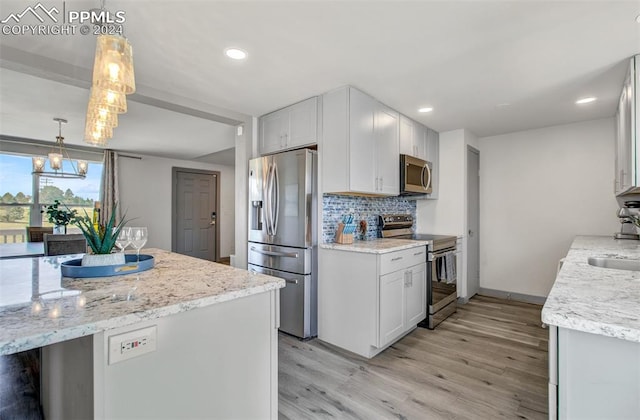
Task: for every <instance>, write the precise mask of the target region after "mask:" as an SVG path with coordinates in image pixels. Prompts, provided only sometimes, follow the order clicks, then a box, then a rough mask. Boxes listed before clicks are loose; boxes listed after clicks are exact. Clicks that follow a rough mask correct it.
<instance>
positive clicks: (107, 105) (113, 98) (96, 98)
mask: <svg viewBox="0 0 640 420" xmlns="http://www.w3.org/2000/svg"><path fill="white" fill-rule="evenodd" d="M89 109H106V110H107V111H110V112H115V113H118V114H123V113H125V112H127V97H126V96H125V95H124V93H120V92H116V91H114V90H109V89H102V88H100V87H97V86H94V87H92V88H91V96H90V98H89Z"/></svg>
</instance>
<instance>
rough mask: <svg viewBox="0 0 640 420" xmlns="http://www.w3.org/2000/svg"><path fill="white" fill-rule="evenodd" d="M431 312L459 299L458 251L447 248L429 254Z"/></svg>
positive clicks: (429, 303)
mask: <svg viewBox="0 0 640 420" xmlns="http://www.w3.org/2000/svg"><path fill="white" fill-rule="evenodd" d="M429 262H430V270H429V278H428V281H429V286H430V288H431V291H430V293H429V294H428V296H427V297H428V298H429V301H428V302H427V303H428V305H429V313H430V314H434V313H436V312H438V311H439V310H440V309H442V308H444V307H445V306H447V305H448V304H450V303H451V302H454V301H455V300H456V299H457V288H456V284H457V272H456V268H457V267H456V251H455V249H453V250H445V251H437V252H432V253H430V254H429Z"/></svg>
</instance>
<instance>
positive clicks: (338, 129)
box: [321, 86, 400, 195]
mask: <svg viewBox="0 0 640 420" xmlns="http://www.w3.org/2000/svg"><path fill="white" fill-rule="evenodd" d="M322 115H323V118H322V132H323V141H322V146H321V154H322V168H323V170H322V174H323V175H322V176H323V182H322V188H323V192H324V193H337V194H340V193H343V194H371V195H398V193H399V187H400V179H399V176H400V174H399V157H400V156H399V155H400V150H399V141H398V134H399V133H398V132H399V129H398V126H399V115H398V113H397V112H395V111H394V110H392V109H391V108H389V107H387V106H385V105H383V104H381V103H379V102H378V101H376V100H375V99H374V98H372V97H371V96H369V95H367V94H365V93H363V92H361V91H359V90H357V89H354V88H352V87H348V86H347V87H343V88H340V89H336V90H334V91H331V92H328V93H326V94H325V95H323V97H322Z"/></svg>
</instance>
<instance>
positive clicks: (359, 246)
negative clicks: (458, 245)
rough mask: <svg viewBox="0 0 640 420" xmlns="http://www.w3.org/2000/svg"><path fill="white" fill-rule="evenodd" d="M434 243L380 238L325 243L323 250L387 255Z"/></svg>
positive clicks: (322, 245)
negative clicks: (349, 242) (348, 242)
mask: <svg viewBox="0 0 640 420" xmlns="http://www.w3.org/2000/svg"><path fill="white" fill-rule="evenodd" d="M431 242H432V241H421V240H416V239H391V238H379V239H370V240H366V241H354V242H353V243H352V244H338V243H324V244H321V245H320V248H323V249H335V250H337V251H349V252H362V253H366V254H386V253H387V252H394V251H402V250H403V249H409V248H415V247H417V246H424V245H430V244H431Z"/></svg>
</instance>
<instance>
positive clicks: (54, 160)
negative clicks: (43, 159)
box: [49, 153, 62, 171]
mask: <svg viewBox="0 0 640 420" xmlns="http://www.w3.org/2000/svg"><path fill="white" fill-rule="evenodd" d="M49 166H51V169H53V170H54V171H59V170H60V169H62V155H61V154H60V153H49Z"/></svg>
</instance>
